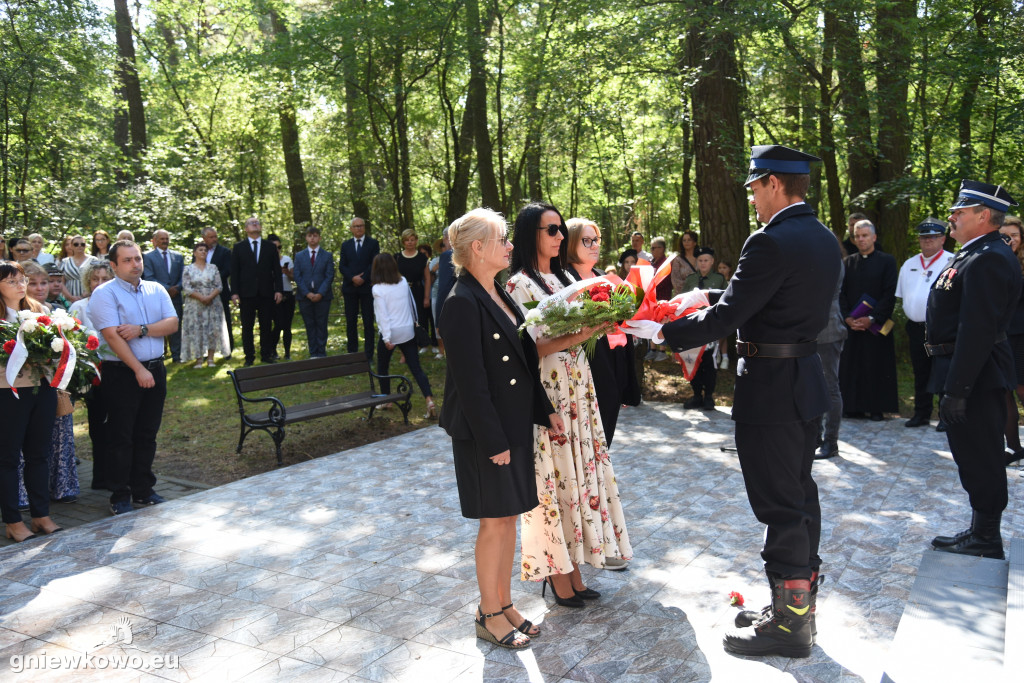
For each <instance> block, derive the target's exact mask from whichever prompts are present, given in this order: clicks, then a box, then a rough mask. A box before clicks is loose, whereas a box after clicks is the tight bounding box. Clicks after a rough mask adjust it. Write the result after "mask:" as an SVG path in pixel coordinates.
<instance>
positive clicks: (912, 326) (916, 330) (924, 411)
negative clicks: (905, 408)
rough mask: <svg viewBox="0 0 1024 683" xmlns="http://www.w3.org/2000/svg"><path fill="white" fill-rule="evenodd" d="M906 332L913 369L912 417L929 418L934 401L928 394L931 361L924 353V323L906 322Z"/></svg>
mask: <svg viewBox="0 0 1024 683" xmlns="http://www.w3.org/2000/svg"><path fill="white" fill-rule="evenodd" d="M906 330H907V339H908V340H909V342H910V364H911V366H912V367H913V368H914V415H924V416H925V417H931V415H932V407H933V406H934V405H935V399H934V397H933V395H932V394H930V393H929V392H928V378H929V377H930V376H931V374H932V359H931V358H930V357H929V356H928V354H927V353H925V352H924V323H915V322H914V321H913V320H908V321H907V325H906Z"/></svg>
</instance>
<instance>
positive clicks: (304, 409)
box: [245, 391, 406, 424]
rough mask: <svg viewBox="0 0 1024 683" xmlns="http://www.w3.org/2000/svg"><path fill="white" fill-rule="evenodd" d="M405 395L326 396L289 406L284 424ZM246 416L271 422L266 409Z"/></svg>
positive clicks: (345, 411) (372, 404)
mask: <svg viewBox="0 0 1024 683" xmlns="http://www.w3.org/2000/svg"><path fill="white" fill-rule="evenodd" d="M405 397H406V396H405V394H390V395H389V396H386V397H381V396H378V395H376V394H371V393H370V392H369V391H366V392H363V393H361V394H352V395H349V396H338V397H335V398H325V399H322V400H319V401H313V402H311V403H303V404H301V405H297V406H288V408H287V414H286V416H285V419H284V421H283V424H293V423H295V422H302V421H303V420H312V419H314V418H318V417H326V416H328V415H335V414H337V413H347V412H349V411H351V410H359V409H360V408H369V407H370V406H378V405H380V404H381V403H393V402H395V401H401V400H403V399H404V398H405ZM245 417H246V418H247V419H249V420H252V421H253V422H265V423H267V424H271V423H270V417H269V411H266V410H265V411H263V412H259V413H247V414H246V416H245Z"/></svg>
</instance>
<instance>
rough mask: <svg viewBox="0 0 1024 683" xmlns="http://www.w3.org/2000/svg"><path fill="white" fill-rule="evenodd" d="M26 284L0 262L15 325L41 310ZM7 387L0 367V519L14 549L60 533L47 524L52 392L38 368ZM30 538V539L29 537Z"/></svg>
mask: <svg viewBox="0 0 1024 683" xmlns="http://www.w3.org/2000/svg"><path fill="white" fill-rule="evenodd" d="M27 286H28V279H27V278H26V277H25V270H24V269H23V268H22V267H21V265H20V264H18V263H14V262H13V261H0V299H2V300H3V303H4V307H5V309H4V310H5V314H4V315H5V319H6V320H7V321H8V322H17V321H18V311H24V310H30V311H33V312H36V313H42V312H44V311H45V308H44V307H43V305H42V304H41V303H39V302H38V301H36V300H34V299H31V298H29V297H28V295H27V294H26V289H27ZM11 386H12V385H10V384H8V383H7V366H6V365H5V364H4V363H0V434H3V438H2V439H0V515H2V517H3V521H4V526H5V527H6V529H5V535H6V536H7V538H9V539H11V540H13V541H14V542H15V543H20V542H22V541H24V540H26V539H29V538H32V537H33V536H34V535H35V534H37V533H39V534H52V533H54V532H57V531H60V527H59V526H57V524H56V523H55V522H54V521H53V520H52V519H50V482H49V478H50V473H49V465H48V463H47V455H48V453H49V449H50V438H51V435H52V433H53V423H54V420H55V418H56V416H57V392H56V390H55V389H54V388H53V387H51V386H50V383H49V382H47V381H46V378H45V377H44V375H43V372H42V370H41V369H40V368H38V367H35V366H33V365H28V364H26V365H24V366H22V368H21V371H20V372H19V373H18V376H17V378H16V379H15V380H14V384H13V386H14V387H15V388H17V390H18V395H17V396H15V395H14V393H13V392H12V391H11ZM21 455H24V458H25V470H24V478H25V489H26V490H27V492H28V503H29V511H30V514H31V515H32V528H31V530H30V529H29V528H28V527H26V526H25V522H24V520H22V517H21V512H20V511H19V510H18V461H19V456H21ZM33 532H34V533H33Z"/></svg>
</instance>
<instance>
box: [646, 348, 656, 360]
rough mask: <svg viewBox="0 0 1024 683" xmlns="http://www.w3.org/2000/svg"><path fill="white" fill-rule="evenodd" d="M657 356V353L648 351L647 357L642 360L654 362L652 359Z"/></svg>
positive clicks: (652, 350)
mask: <svg viewBox="0 0 1024 683" xmlns="http://www.w3.org/2000/svg"><path fill="white" fill-rule="evenodd" d="M657 355H658V352H657V351H655V350H654V349H651V350H650V351H648V352H647V355H645V356H644V360H654V357H655V356H657Z"/></svg>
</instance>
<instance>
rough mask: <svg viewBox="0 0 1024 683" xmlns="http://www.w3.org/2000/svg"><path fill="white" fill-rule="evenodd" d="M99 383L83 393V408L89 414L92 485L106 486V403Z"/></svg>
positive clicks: (95, 486) (108, 459)
mask: <svg viewBox="0 0 1024 683" xmlns="http://www.w3.org/2000/svg"><path fill="white" fill-rule="evenodd" d="M104 386H105V385H103V384H100V385H97V386H94V387H92V388H91V389H89V393H87V394H86V395H85V409H86V411H87V414H88V416H89V440H90V441H92V487H93V488H97V487H98V488H107V467H108V466H109V461H110V453H109V452H108V449H109V445H108V444H107V404H106V403H105V402H104V400H103V388H104Z"/></svg>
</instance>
